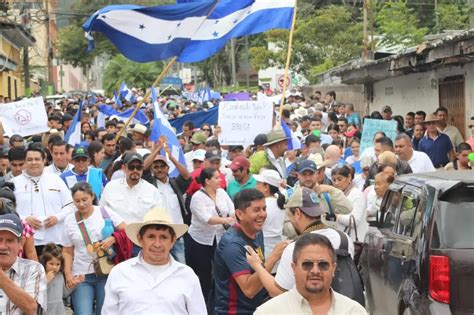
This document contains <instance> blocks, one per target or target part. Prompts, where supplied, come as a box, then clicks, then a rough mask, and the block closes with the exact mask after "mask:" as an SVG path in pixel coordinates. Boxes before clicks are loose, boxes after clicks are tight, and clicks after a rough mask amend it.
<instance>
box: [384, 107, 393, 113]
mask: <svg viewBox="0 0 474 315" xmlns="http://www.w3.org/2000/svg"><path fill="white" fill-rule="evenodd" d="M382 112H383V113H385V112H392V108H391V107H390V106H384V107H383V108H382Z"/></svg>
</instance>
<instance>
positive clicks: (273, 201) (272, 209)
mask: <svg viewBox="0 0 474 315" xmlns="http://www.w3.org/2000/svg"><path fill="white" fill-rule="evenodd" d="M265 203H266V205H267V219H266V220H265V223H264V224H263V236H264V237H276V236H281V235H282V234H283V222H284V221H285V210H284V209H280V208H279V207H278V204H277V198H275V197H267V198H265Z"/></svg>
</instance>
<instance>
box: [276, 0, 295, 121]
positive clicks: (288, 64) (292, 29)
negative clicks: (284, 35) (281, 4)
mask: <svg viewBox="0 0 474 315" xmlns="http://www.w3.org/2000/svg"><path fill="white" fill-rule="evenodd" d="M297 4H298V1H297V0H295V10H294V11H293V20H292V21H291V29H290V36H289V39H288V54H287V56H286V65H285V74H284V77H283V90H282V95H281V101H280V111H279V114H280V119H281V115H282V112H283V105H284V103H285V94H286V86H287V82H288V69H289V68H290V62H291V53H292V46H293V34H294V32H295V25H296V7H297Z"/></svg>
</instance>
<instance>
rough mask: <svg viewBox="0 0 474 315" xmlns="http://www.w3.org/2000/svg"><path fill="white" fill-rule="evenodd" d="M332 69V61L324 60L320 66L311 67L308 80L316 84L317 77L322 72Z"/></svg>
mask: <svg viewBox="0 0 474 315" xmlns="http://www.w3.org/2000/svg"><path fill="white" fill-rule="evenodd" d="M333 67H334V63H333V62H332V60H329V59H326V60H324V62H323V63H322V64H319V65H317V66H314V67H312V68H311V69H310V70H309V77H308V80H309V81H311V82H314V83H318V77H317V75H318V74H320V73H323V72H326V71H328V70H329V69H331V68H333Z"/></svg>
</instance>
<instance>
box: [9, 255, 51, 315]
mask: <svg viewBox="0 0 474 315" xmlns="http://www.w3.org/2000/svg"><path fill="white" fill-rule="evenodd" d="M6 274H7V275H8V277H9V278H10V279H11V280H12V281H13V282H15V284H16V285H17V286H18V287H20V288H22V289H23V290H24V291H25V292H27V293H28V294H30V295H31V296H32V297H33V298H34V299H35V300H36V302H37V303H38V311H37V312H36V314H38V315H43V314H46V305H47V303H46V288H47V281H46V273H45V272H44V268H43V266H42V265H41V264H40V263H38V262H36V261H33V260H29V259H23V258H20V257H18V258H17V260H16V261H15V263H14V264H13V265H12V266H11V268H10V269H9V270H8V271H6ZM3 298H5V299H6V303H5V304H6V315H22V314H24V313H23V311H22V310H20V309H19V308H18V306H16V305H15V304H13V303H11V301H10V299H9V298H8V296H6V295H4V297H3Z"/></svg>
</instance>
